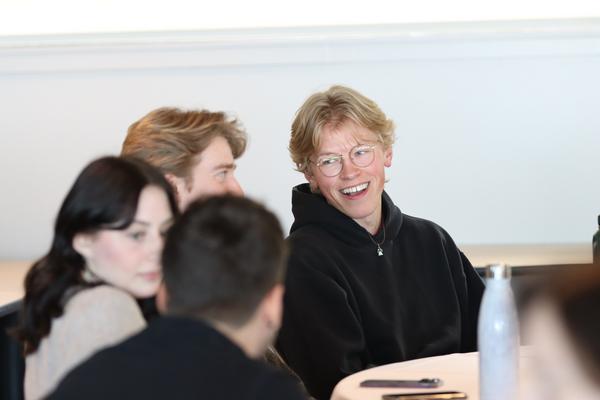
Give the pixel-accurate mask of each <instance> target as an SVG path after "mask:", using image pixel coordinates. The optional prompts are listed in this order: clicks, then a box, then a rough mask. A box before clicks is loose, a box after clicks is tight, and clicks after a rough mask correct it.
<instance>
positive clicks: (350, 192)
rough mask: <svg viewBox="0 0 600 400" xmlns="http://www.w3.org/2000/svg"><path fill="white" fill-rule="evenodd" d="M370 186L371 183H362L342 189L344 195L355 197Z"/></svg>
mask: <svg viewBox="0 0 600 400" xmlns="http://www.w3.org/2000/svg"><path fill="white" fill-rule="evenodd" d="M368 187H369V183H368V182H366V183H361V184H360V185H356V186H351V187H347V188H344V189H342V190H340V192H341V193H342V194H343V195H344V196H348V197H353V196H357V195H359V194H361V193H362V192H364V191H365V190H367V188H368Z"/></svg>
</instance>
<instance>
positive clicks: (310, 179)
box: [304, 168, 319, 193]
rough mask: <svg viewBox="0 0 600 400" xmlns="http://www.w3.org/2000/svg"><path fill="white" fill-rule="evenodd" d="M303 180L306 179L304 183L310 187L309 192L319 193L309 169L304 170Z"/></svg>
mask: <svg viewBox="0 0 600 400" xmlns="http://www.w3.org/2000/svg"><path fill="white" fill-rule="evenodd" d="M304 178H306V181H307V182H308V184H309V185H310V191H311V192H313V193H319V185H318V184H317V180H316V179H315V176H314V175H313V173H312V171H311V170H310V169H309V168H306V171H304Z"/></svg>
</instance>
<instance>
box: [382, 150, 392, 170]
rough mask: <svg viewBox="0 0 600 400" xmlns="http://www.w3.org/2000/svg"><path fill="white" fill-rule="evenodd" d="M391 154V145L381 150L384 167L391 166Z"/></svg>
mask: <svg viewBox="0 0 600 400" xmlns="http://www.w3.org/2000/svg"><path fill="white" fill-rule="evenodd" d="M392 156H393V151H392V147H391V146H390V147H389V148H388V149H386V150H384V151H383V165H385V166H386V167H388V168H389V167H391V166H392Z"/></svg>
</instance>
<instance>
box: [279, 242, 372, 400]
mask: <svg viewBox="0 0 600 400" xmlns="http://www.w3.org/2000/svg"><path fill="white" fill-rule="evenodd" d="M322 255H323V256H322V257H321V256H319V255H318V250H317V251H316V252H315V253H313V254H312V255H307V256H304V257H298V256H292V257H291V259H290V263H289V267H288V274H287V279H286V294H285V301H284V305H285V306H284V317H283V324H282V328H281V330H280V333H279V338H278V341H277V348H278V350H279V351H280V352H281V353H282V355H283V357H284V359H285V360H286V361H287V362H288V363H289V365H290V366H291V368H292V369H293V370H294V371H296V373H297V374H298V375H299V376H300V378H302V380H303V381H304V384H305V385H306V387H307V389H308V391H309V393H310V394H311V395H312V396H313V397H315V398H317V399H319V400H321V399H329V397H330V395H331V392H332V390H333V388H334V386H335V385H336V384H337V382H338V381H339V380H341V379H342V378H344V377H346V376H347V375H350V374H352V373H354V372H357V371H359V370H361V369H364V368H365V367H366V365H365V357H364V351H365V341H364V335H363V331H362V328H361V323H360V320H359V317H358V316H357V315H356V314H355V312H354V309H355V308H354V309H353V307H352V303H353V301H354V300H353V298H352V296H351V293H349V291H348V290H346V288H345V287H344V284H343V283H344V282H343V278H342V277H341V276H340V277H334V276H330V275H327V274H326V273H324V272H322V271H323V270H325V271H327V270H328V269H327V267H330V265H324V264H331V261H328V260H327V257H326V255H324V254H322ZM319 264H320V265H319ZM315 265H317V266H319V269H318V270H317V269H316V268H315ZM334 269H335V268H334V267H331V268H330V270H334ZM336 278H337V279H336Z"/></svg>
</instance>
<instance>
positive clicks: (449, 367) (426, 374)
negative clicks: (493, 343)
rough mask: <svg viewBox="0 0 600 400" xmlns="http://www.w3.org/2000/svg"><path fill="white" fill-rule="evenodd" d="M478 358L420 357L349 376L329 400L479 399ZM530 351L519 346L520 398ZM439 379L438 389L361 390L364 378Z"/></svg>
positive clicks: (525, 389) (525, 392) (525, 390)
mask: <svg viewBox="0 0 600 400" xmlns="http://www.w3.org/2000/svg"><path fill="white" fill-rule="evenodd" d="M478 369H479V359H478V353H464V354H449V355H445V356H438V357H429V358H421V359H418V360H411V361H405V362H400V363H394V364H388V365H383V366H380V367H375V368H371V369H367V370H364V371H361V372H358V373H356V374H353V375H350V376H348V377H346V378H345V379H343V380H341V381H340V382H339V383H338V384H337V386H336V387H335V389H334V390H333V394H332V396H331V400H381V396H382V395H383V394H388V393H410V392H431V391H451V390H455V391H459V392H465V393H467V395H468V399H469V400H478V399H479V372H478ZM534 370H535V368H534V359H533V351H532V350H531V349H530V348H528V347H525V346H524V347H521V350H520V360H519V380H520V388H519V389H520V390H519V392H520V399H521V400H524V399H528V398H529V393H530V392H531V390H532V388H531V387H530V385H529V384H528V382H532V381H533V380H534V379H532V374H533V373H534ZM422 378H440V379H442V381H443V385H442V386H440V387H439V388H437V389H407V388H383V389H380V388H361V387H360V386H359V384H360V382H361V381H363V380H365V379H417V380H418V379H422Z"/></svg>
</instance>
